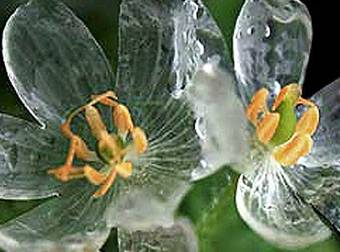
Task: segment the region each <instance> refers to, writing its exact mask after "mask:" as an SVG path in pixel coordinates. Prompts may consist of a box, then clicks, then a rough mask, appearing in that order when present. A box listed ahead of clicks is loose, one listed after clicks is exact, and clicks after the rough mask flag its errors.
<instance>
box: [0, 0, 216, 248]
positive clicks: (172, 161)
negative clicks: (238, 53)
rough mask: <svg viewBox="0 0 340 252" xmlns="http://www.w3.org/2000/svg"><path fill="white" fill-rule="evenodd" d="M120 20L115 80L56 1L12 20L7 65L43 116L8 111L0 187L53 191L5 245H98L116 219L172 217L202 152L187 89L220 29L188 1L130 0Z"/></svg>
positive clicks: (157, 222)
mask: <svg viewBox="0 0 340 252" xmlns="http://www.w3.org/2000/svg"><path fill="white" fill-rule="evenodd" d="M199 11H200V16H199V17H198V14H197V13H198V12H199ZM119 18H120V20H119V22H120V24H119V27H120V34H119V61H118V71H117V77H116V78H114V75H113V74H112V70H111V66H110V64H109V62H108V60H107V59H106V57H105V55H104V52H103V50H102V49H101V48H100V46H99V45H98V43H97V42H96V41H95V39H94V38H93V37H92V35H91V34H90V32H89V30H88V29H87V28H86V27H85V25H84V24H83V23H82V22H81V21H80V20H79V19H78V18H77V17H76V16H75V15H74V14H73V13H72V12H71V10H69V9H68V8H67V7H66V6H65V5H64V4H62V3H61V2H60V1H55V0H32V1H30V2H29V3H27V4H25V5H23V6H21V7H19V8H18V9H17V10H16V12H15V13H14V14H13V15H12V16H11V18H10V20H9V21H8V23H7V25H6V28H5V31H4V35H3V55H4V60H5V64H6V68H7V72H8V75H9V78H10V80H11V82H12V85H13V87H14V88H15V90H16V92H17V94H18V95H19V97H20V99H21V100H22V102H23V103H24V104H25V106H26V107H27V109H28V110H29V111H30V112H31V114H32V115H33V116H34V118H35V119H36V120H37V121H38V122H39V124H40V125H39V124H38V123H31V122H27V121H24V120H21V119H18V118H14V117H12V116H10V115H5V114H0V126H1V128H0V173H1V177H0V197H1V198H3V199H9V200H11V199H15V200H27V199H36V198H48V197H50V199H48V200H47V201H46V202H44V203H43V204H41V205H39V206H38V207H36V208H34V209H32V210H30V211H29V212H27V213H25V214H23V215H21V216H19V217H17V218H15V219H13V220H11V221H9V222H7V223H5V224H3V225H1V226H0V247H2V248H4V249H6V250H21V251H22V250H27V249H28V248H29V249H31V250H35V251H38V250H50V249H62V250H67V249H69V250H82V249H85V248H86V249H94V250H95V249H98V248H100V246H101V245H102V244H103V242H104V241H105V239H106V237H107V235H108V233H109V231H110V228H111V227H112V226H119V227H123V228H126V229H132V230H134V229H149V228H153V227H155V226H171V225H172V223H173V213H174V211H175V210H176V208H177V205H178V204H179V202H180V200H181V199H182V197H183V195H184V194H185V193H186V192H187V190H188V188H189V182H190V181H191V180H192V174H193V173H195V171H196V168H198V167H199V166H200V160H201V155H200V152H201V150H200V149H201V148H200V145H199V142H198V137H197V134H196V132H195V130H194V122H195V120H196V118H195V117H194V115H193V112H192V109H191V108H190V106H189V105H188V104H187V102H186V101H185V99H183V98H181V97H180V96H181V95H180V93H181V92H180V89H183V87H184V86H185V85H186V83H187V81H188V80H189V79H190V78H191V76H192V74H193V72H194V71H195V70H196V68H197V66H198V64H199V62H200V61H203V60H205V59H206V58H207V57H209V55H211V54H212V53H213V52H214V53H216V51H215V48H216V47H214V48H213V47H211V44H214V45H216V43H215V42H216V41H217V42H219V41H221V40H220V37H221V34H220V33H219V30H218V29H217V26H216V24H215V23H214V22H213V21H212V19H211V18H210V16H209V14H208V13H207V12H206V9H205V8H204V7H203V6H202V5H201V4H200V3H197V2H196V1H191V0H187V1H183V0H176V1H173V0H171V1H170V0H169V1H161V2H159V1H153V0H143V1H139V0H124V1H122V4H121V12H120V17H119ZM196 30H197V31H201V32H202V33H200V34H196ZM199 38H200V39H202V42H199ZM210 47H211V48H213V49H209V48H210ZM197 48H198V49H199V50H197ZM108 91H114V92H115V94H116V95H117V97H115V94H114V93H106V92H108ZM174 93H176V95H174ZM100 94H107V95H104V96H102V98H103V99H97V98H98V96H92V95H100ZM91 96H92V98H91ZM91 99H92V101H91ZM93 99H95V100H96V99H97V100H96V102H93ZM89 102H90V103H89ZM90 105H91V106H90ZM123 105H124V107H122V106H123ZM79 108H80V109H79ZM77 109H78V110H77ZM75 111H76V112H75ZM112 111H113V118H112ZM71 112H73V113H71ZM70 113H71V114H70ZM84 115H85V116H84ZM84 117H86V119H85V118H84ZM61 125H62V126H63V130H62V132H63V134H62V133H61V132H60V126H61ZM72 144H73V147H72ZM96 145H97V147H98V148H97V149H96V147H95V146H96ZM103 146H104V147H103ZM125 147H126V148H125ZM112 153H115V155H113V157H112V155H111V154H112ZM116 154H117V155H116ZM110 155H111V156H110ZM65 159H66V160H65ZM48 173H49V174H48ZM206 175H207V173H201V174H200V177H203V176H206ZM78 177H80V178H78ZM93 196H95V197H93Z"/></svg>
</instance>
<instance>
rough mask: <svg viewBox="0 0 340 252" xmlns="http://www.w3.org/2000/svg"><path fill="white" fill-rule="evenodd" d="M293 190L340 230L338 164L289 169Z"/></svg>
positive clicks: (339, 177)
mask: <svg viewBox="0 0 340 252" xmlns="http://www.w3.org/2000/svg"><path fill="white" fill-rule="evenodd" d="M288 174H289V175H290V179H291V181H292V183H293V185H294V187H295V190H296V191H297V192H298V193H299V195H301V196H302V197H303V198H304V200H305V201H306V202H308V204H310V205H312V206H313V208H314V209H315V210H316V211H317V212H318V213H319V214H320V217H321V218H323V219H324V220H325V221H326V224H329V225H331V227H333V228H335V229H336V230H337V232H340V165H334V166H319V167H306V166H303V165H298V166H296V167H294V168H292V169H290V170H289V173H288Z"/></svg>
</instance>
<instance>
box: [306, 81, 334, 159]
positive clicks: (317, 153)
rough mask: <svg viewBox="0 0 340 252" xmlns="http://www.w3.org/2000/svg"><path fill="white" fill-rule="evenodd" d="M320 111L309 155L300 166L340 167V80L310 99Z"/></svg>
mask: <svg viewBox="0 0 340 252" xmlns="http://www.w3.org/2000/svg"><path fill="white" fill-rule="evenodd" d="M311 99H312V100H313V101H314V102H315V104H316V105H317V106H318V108H319V110H320V123H319V127H318V129H317V131H316V132H315V134H314V135H313V140H314V145H313V149H312V151H311V153H310V154H309V155H308V156H307V157H306V158H305V159H303V160H301V164H303V165H306V166H323V165H324V166H330V165H331V166H332V165H338V166H339V165H340V79H338V80H336V81H334V82H333V83H332V84H330V85H328V86H326V87H325V88H323V89H321V90H320V91H319V92H317V93H316V94H315V95H313V96H312V98H311Z"/></svg>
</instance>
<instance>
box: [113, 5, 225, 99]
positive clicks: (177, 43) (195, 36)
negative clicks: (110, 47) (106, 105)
mask: <svg viewBox="0 0 340 252" xmlns="http://www.w3.org/2000/svg"><path fill="white" fill-rule="evenodd" d="M119 27H120V44H119V65H118V76H117V86H118V93H119V96H120V97H122V96H123V97H124V98H125V99H126V100H134V101H139V102H140V103H143V102H145V101H147V102H149V101H150V102H151V101H152V102H154V103H155V102H162V103H164V98H165V97H167V96H170V92H173V94H176V95H178V93H180V91H181V90H182V89H183V88H184V87H185V86H186V84H187V83H188V82H189V81H190V79H191V77H192V75H193V74H194V73H195V71H196V69H197V67H198V66H199V65H200V64H201V63H202V62H205V61H206V60H207V59H208V58H209V57H211V56H212V55H214V54H219V55H221V56H222V58H223V59H224V63H225V64H228V63H230V57H228V55H227V50H226V48H225V43H224V40H223V36H222V34H221V32H220V30H219V29H218V26H217V25H216V23H215V22H214V20H213V19H212V18H211V16H210V14H209V12H208V10H207V9H206V8H205V7H204V5H202V4H201V2H200V1H194V0H175V1H162V2H159V1H155V0H145V1H138V0H124V1H123V2H122V4H121V14H120V18H119Z"/></svg>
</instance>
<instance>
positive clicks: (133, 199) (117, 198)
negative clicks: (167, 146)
mask: <svg viewBox="0 0 340 252" xmlns="http://www.w3.org/2000/svg"><path fill="white" fill-rule="evenodd" d="M161 168H162V167H160V166H156V165H148V166H145V167H143V169H142V170H139V171H136V172H135V173H134V174H133V175H132V177H130V178H129V179H128V180H126V181H124V182H122V181H117V182H116V183H115V185H114V187H113V188H112V190H111V194H112V196H111V201H112V204H111V205H110V208H109V209H108V211H107V214H106V215H107V219H108V221H109V224H110V225H111V226H116V227H117V226H118V227H122V228H124V229H126V230H149V229H150V228H153V227H157V226H165V227H167V226H171V225H172V224H173V222H174V214H175V211H176V210H177V207H178V205H179V203H180V202H181V200H182V199H183V197H184V195H185V194H186V192H187V191H188V190H189V184H188V183H186V182H185V181H183V180H181V179H180V178H178V177H176V176H175V175H172V174H171V173H167V171H166V169H165V170H164V174H162V173H161V172H162V171H163V170H162V169H161Z"/></svg>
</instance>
